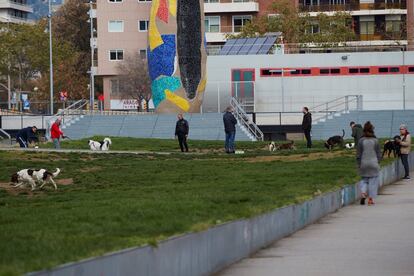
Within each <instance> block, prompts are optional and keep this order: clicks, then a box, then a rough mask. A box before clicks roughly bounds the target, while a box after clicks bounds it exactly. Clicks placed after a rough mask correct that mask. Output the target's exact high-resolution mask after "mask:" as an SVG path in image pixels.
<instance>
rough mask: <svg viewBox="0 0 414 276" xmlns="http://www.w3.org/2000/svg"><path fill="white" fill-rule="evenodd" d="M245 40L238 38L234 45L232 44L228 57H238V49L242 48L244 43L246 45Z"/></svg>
mask: <svg viewBox="0 0 414 276" xmlns="http://www.w3.org/2000/svg"><path fill="white" fill-rule="evenodd" d="M246 41H247V38H239V39H237V40H236V43H234V45H233V47H232V48H231V50H230V52H229V53H228V54H229V55H238V54H239V52H240V49H241V48H242V47H243V45H244V43H246Z"/></svg>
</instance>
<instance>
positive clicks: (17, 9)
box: [0, 0, 33, 23]
mask: <svg viewBox="0 0 414 276" xmlns="http://www.w3.org/2000/svg"><path fill="white" fill-rule="evenodd" d="M32 12H33V8H32V7H31V6H30V5H29V4H28V3H27V0H0V22H9V23H31V22H32V21H31V20H30V19H29V15H30V14H31V13H32Z"/></svg>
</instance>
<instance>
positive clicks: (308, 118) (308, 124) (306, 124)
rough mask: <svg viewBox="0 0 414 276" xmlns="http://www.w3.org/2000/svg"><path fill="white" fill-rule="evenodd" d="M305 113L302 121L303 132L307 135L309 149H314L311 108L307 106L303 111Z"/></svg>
mask: <svg viewBox="0 0 414 276" xmlns="http://www.w3.org/2000/svg"><path fill="white" fill-rule="evenodd" d="M302 112H303V120H302V130H303V134H305V138H306V147H307V148H308V149H310V148H312V137H311V131H312V114H311V113H310V112H309V108H307V107H306V106H305V107H304V108H303V109H302Z"/></svg>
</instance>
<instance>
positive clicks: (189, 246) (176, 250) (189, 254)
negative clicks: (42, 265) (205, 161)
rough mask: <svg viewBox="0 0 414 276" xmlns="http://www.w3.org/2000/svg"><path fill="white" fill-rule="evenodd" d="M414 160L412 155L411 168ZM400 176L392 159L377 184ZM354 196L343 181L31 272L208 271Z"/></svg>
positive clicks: (58, 275) (157, 275)
mask: <svg viewBox="0 0 414 276" xmlns="http://www.w3.org/2000/svg"><path fill="white" fill-rule="evenodd" d="M413 161H414V155H411V156H410V165H411V167H412V166H413V163H414V162H413ZM402 175H403V167H402V165H401V163H400V162H399V161H395V162H393V163H392V164H390V165H388V166H386V167H384V168H383V169H382V170H381V176H380V179H381V186H383V185H387V184H391V183H393V182H395V181H397V180H398V179H399V178H400V177H401V176H402ZM358 197H359V189H358V185H357V184H354V185H348V186H346V187H344V188H342V189H340V190H337V191H334V192H330V193H326V194H323V195H321V196H318V197H316V198H314V199H312V200H309V201H306V202H304V203H302V204H297V205H292V206H287V207H284V208H281V209H277V210H274V211H272V212H269V213H267V214H264V215H260V216H257V217H254V218H251V219H244V220H238V221H233V222H229V223H226V224H223V225H219V226H216V227H212V228H210V229H208V230H206V231H202V232H199V233H191V234H186V235H182V236H179V237H173V238H170V239H168V240H166V241H163V242H160V243H159V245H158V247H157V248H154V247H151V246H143V247H137V248H131V249H127V250H123V251H119V252H115V253H111V254H108V255H105V256H102V257H97V258H91V259H88V260H84V261H81V262H77V263H71V264H66V265H63V266H60V267H57V268H55V269H53V270H50V271H42V272H35V273H31V275H53V276H64V275H77V276H81V275H85V276H91V275H148V276H161V275H169V276H187V275H188V276H194V275H209V274H211V273H214V272H217V271H219V270H221V269H223V268H225V267H226V266H228V265H230V264H232V263H234V262H236V261H238V260H241V259H243V258H245V257H247V256H249V255H250V254H252V253H254V252H255V251H257V250H259V249H261V248H263V247H266V246H268V245H270V244H271V243H273V242H275V241H277V240H279V239H281V238H283V237H286V236H288V235H291V234H292V233H294V232H296V231H297V230H299V229H301V228H303V227H305V226H306V225H308V224H312V223H314V222H315V221H317V220H319V219H320V218H322V217H324V216H325V215H327V214H329V213H332V212H334V211H336V210H337V209H339V208H341V207H343V206H346V205H349V204H352V203H354V202H355V200H357V199H358Z"/></svg>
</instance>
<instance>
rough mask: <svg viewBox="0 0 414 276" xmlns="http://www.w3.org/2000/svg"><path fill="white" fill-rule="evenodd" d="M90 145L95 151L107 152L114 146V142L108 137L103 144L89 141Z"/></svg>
mask: <svg viewBox="0 0 414 276" xmlns="http://www.w3.org/2000/svg"><path fill="white" fill-rule="evenodd" d="M88 145H89V147H90V148H91V150H93V151H101V150H102V151H107V150H109V146H110V145H112V141H111V139H110V138H108V137H106V138H105V139H103V141H101V142H98V141H94V140H89V142H88Z"/></svg>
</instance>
